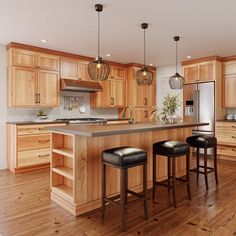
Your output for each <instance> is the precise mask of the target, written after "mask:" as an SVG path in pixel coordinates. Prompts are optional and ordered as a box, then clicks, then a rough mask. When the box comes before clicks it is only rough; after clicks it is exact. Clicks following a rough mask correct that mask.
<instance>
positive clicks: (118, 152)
mask: <svg viewBox="0 0 236 236" xmlns="http://www.w3.org/2000/svg"><path fill="white" fill-rule="evenodd" d="M106 165H109V166H112V167H115V168H119V169H120V195H119V196H116V197H112V198H107V197H106ZM140 165H143V194H140V193H136V192H133V191H131V190H129V189H128V168H131V167H135V166H140ZM128 193H130V194H132V195H134V196H136V197H138V198H140V199H142V200H143V201H144V212H145V219H148V206H147V152H146V151H144V150H142V149H138V148H134V147H118V148H113V149H109V150H105V151H103V153H102V217H103V218H104V216H105V205H106V203H118V202H115V201H114V200H115V199H117V198H119V197H120V203H118V204H119V205H120V207H121V229H122V230H125V229H126V223H125V208H127V205H128V199H127V198H128V197H127V196H128Z"/></svg>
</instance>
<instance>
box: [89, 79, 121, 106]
mask: <svg viewBox="0 0 236 236" xmlns="http://www.w3.org/2000/svg"><path fill="white" fill-rule="evenodd" d="M100 84H101V85H102V88H103V91H102V92H97V93H92V94H91V107H93V108H120V107H125V105H126V98H125V94H126V84H125V80H124V79H118V78H111V79H108V80H105V81H101V82H100Z"/></svg>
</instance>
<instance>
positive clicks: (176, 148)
mask: <svg viewBox="0 0 236 236" xmlns="http://www.w3.org/2000/svg"><path fill="white" fill-rule="evenodd" d="M189 150H190V146H189V144H187V143H185V142H181V141H162V142H158V143H154V144H153V152H155V153H156V154H159V155H163V156H181V155H185V154H186V153H188V152H189Z"/></svg>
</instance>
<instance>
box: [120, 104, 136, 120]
mask: <svg viewBox="0 0 236 236" xmlns="http://www.w3.org/2000/svg"><path fill="white" fill-rule="evenodd" d="M128 109H129V110H130V113H129V114H130V116H129V123H134V119H133V109H132V107H131V106H130V105H128V106H126V107H125V108H124V110H123V114H122V118H125V116H126V111H127V110H128Z"/></svg>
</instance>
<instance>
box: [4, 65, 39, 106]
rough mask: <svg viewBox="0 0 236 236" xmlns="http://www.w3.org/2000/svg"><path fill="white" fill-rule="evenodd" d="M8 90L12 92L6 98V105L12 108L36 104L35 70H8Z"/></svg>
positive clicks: (23, 68)
mask: <svg viewBox="0 0 236 236" xmlns="http://www.w3.org/2000/svg"><path fill="white" fill-rule="evenodd" d="M8 74H9V76H10V78H11V80H9V81H8V86H9V87H8V89H9V91H12V92H11V94H9V95H10V96H8V103H10V104H12V105H13V106H34V105H35V104H36V93H37V92H36V84H37V78H36V70H35V69H34V68H26V67H17V66H13V67H10V68H9V71H8Z"/></svg>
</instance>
